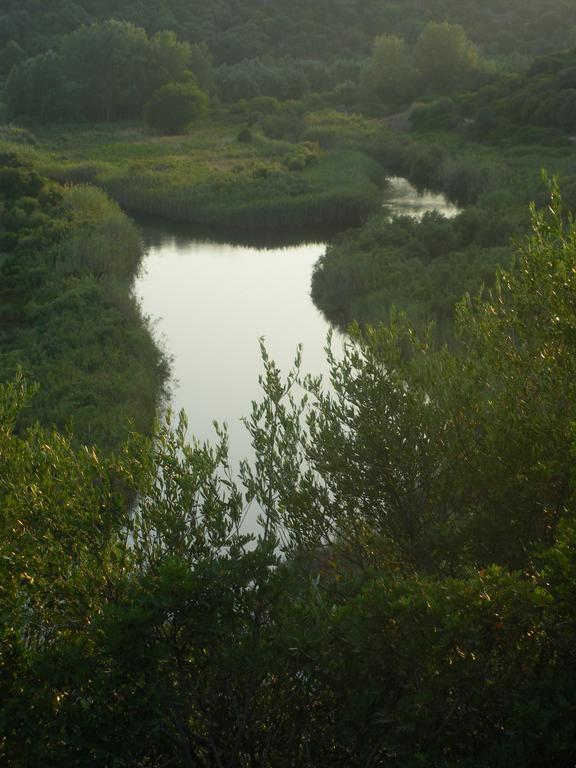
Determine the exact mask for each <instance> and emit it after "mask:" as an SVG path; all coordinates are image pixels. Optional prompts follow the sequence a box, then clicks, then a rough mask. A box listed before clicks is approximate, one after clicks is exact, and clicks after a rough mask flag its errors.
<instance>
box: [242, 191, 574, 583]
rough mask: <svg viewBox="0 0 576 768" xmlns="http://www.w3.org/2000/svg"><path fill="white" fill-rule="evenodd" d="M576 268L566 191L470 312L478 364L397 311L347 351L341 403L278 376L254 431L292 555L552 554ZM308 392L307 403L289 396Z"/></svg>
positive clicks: (564, 489)
mask: <svg viewBox="0 0 576 768" xmlns="http://www.w3.org/2000/svg"><path fill="white" fill-rule="evenodd" d="M575 265H576V225H575V224H574V222H573V221H570V222H569V224H568V227H567V228H566V227H565V222H564V219H563V215H562V212H561V209H560V205H559V197H558V191H557V189H556V188H555V187H553V189H552V206H551V212H548V213H546V212H543V213H536V212H535V211H534V212H533V234H532V235H531V236H530V237H529V238H528V239H526V241H525V242H524V243H523V244H522V245H521V247H520V248H519V249H518V253H517V262H516V267H515V269H514V270H513V271H512V272H509V273H507V272H501V273H500V275H499V278H498V282H497V288H496V289H495V291H494V292H493V293H491V294H487V295H486V296H481V297H478V298H476V299H473V300H472V299H466V300H464V301H463V302H462V303H461V304H460V305H459V308H458V312H457V331H458V333H459V344H458V346H459V348H460V349H461V350H463V352H458V351H450V350H449V349H447V348H445V347H438V346H437V345H436V343H435V342H434V341H433V338H432V336H431V335H424V337H422V338H419V337H418V335H417V334H416V333H415V332H414V331H413V329H412V328H411V327H410V326H409V324H408V323H407V322H406V320H405V318H403V317H402V316H398V315H393V318H392V322H391V324H390V325H389V326H382V327H379V328H376V329H367V330H366V331H365V332H361V331H360V330H359V329H356V331H355V332H354V334H353V335H354V344H350V345H348V346H347V348H346V350H345V352H344V354H343V356H342V358H341V359H340V358H338V357H337V356H335V355H331V357H330V361H331V385H332V387H331V390H329V391H327V390H326V389H325V388H323V386H322V383H321V381H318V380H315V379H306V380H304V381H302V379H301V378H300V377H299V376H298V375H297V373H295V374H293V375H292V378H291V380H290V386H289V387H287V386H286V385H285V384H284V383H283V382H282V379H281V377H280V374H279V372H278V371H277V370H276V369H275V367H274V366H273V365H272V364H269V365H268V366H267V370H266V378H265V380H266V381H267V382H268V387H267V398H266V399H265V400H264V402H263V403H262V405H260V406H257V407H255V409H254V411H253V414H252V418H251V422H250V424H251V429H252V431H253V433H255V434H256V435H257V436H258V437H257V444H262V445H265V446H267V447H268V449H269V451H270V455H269V459H270V463H271V464H273V466H274V470H273V471H271V472H270V477H271V478H273V479H274V480H273V482H272V483H271V484H270V487H269V489H268V495H269V496H270V497H272V496H273V497H274V498H275V499H276V502H275V506H274V510H273V515H275V516H276V517H277V519H278V523H279V524H282V525H284V527H285V530H286V531H287V550H288V551H289V552H297V551H302V549H303V548H304V549H308V550H309V551H318V549H319V548H321V547H323V546H328V547H329V548H332V549H333V550H334V551H336V552H339V553H341V556H342V557H344V558H346V557H349V558H351V559H353V560H355V561H356V562H358V563H374V564H377V565H379V566H380V567H384V568H386V569H389V568H393V569H400V570H404V571H405V572H410V573H411V572H413V571H414V570H417V571H423V572H434V573H437V572H446V573H458V572H460V569H462V568H463V567H464V568H465V567H468V566H472V567H482V566H483V565H486V564H488V563H494V562H496V563H499V564H501V565H505V566H507V567H525V566H526V564H527V563H528V562H529V561H530V558H531V557H532V553H534V551H535V550H536V549H537V548H538V547H542V546H546V545H550V544H552V543H553V541H554V538H555V535H556V530H557V527H558V524H559V522H560V521H561V520H562V519H563V518H565V517H566V516H571V515H573V514H574V512H575V511H576V509H575V496H574V486H573V484H572V481H571V476H572V472H573V469H572V454H571V445H572V442H573V428H572V423H573V420H574V415H575V414H574V403H575V402H576V354H575V350H574V343H575V341H574V335H573V333H572V330H571V329H572V328H573V326H574V324H575V323H576V305H575V303H574V295H576V285H575V284H574V281H575V275H576V270H575ZM297 385H299V386H303V387H304V388H305V390H306V392H307V398H308V405H306V406H305V404H304V403H299V401H297V402H296V403H294V402H293V401H291V400H290V398H289V397H288V395H289V394H290V393H292V392H294V390H295V388H296V386H297ZM306 414H307V417H306V419H307V428H306V429H304V428H303V427H302V426H301V423H302V419H303V416H304V415H306ZM266 435H275V440H276V441H277V447H276V448H275V449H274V448H273V446H271V445H270V438H267V437H266ZM302 467H306V470H305V471H303V470H302ZM261 496H262V497H263V498H266V493H262V494H261Z"/></svg>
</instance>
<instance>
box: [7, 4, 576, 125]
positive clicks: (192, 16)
mask: <svg viewBox="0 0 576 768" xmlns="http://www.w3.org/2000/svg"><path fill="white" fill-rule="evenodd" d="M111 19H114V20H116V21H121V22H126V23H129V24H131V25H132V27H133V28H134V27H138V28H139V29H140V30H142V31H140V32H139V33H138V35H139V37H138V39H137V37H136V36H135V35H136V33H135V32H134V33H133V34H134V38H133V39H132V40H131V41H127V40H123V39H122V38H121V37H120V36H119V35H118V34H116V36H114V35H110V34H109V33H110V29H108V30H107V32H106V33H104V32H100V33H99V36H97V35H96V33H95V31H94V30H96V29H98V28H99V27H94V24H101V23H103V22H104V23H107V22H109V21H110V20H111ZM446 19H450V23H451V24H452V25H453V26H454V25H456V26H458V25H461V30H462V32H463V34H464V35H465V36H467V37H468V38H469V40H470V45H469V51H472V50H476V48H478V55H479V56H480V57H488V58H489V59H491V60H493V61H496V62H498V61H500V65H501V66H503V67H505V68H511V69H518V68H521V67H522V66H524V65H526V63H527V62H528V61H529V60H530V59H531V58H532V57H533V56H535V55H538V54H542V53H546V52H550V51H554V50H557V49H559V48H563V47H567V46H569V45H570V44H574V43H576V33H575V32H574V30H575V29H576V11H575V10H574V7H573V4H572V3H571V2H569V0H551V2H542V0H533V1H532V2H529V3H520V2H518V1H517V0H515V1H514V2H509V3H506V4H505V6H503V5H502V4H500V3H483V4H482V6H481V7H478V5H477V4H476V3H473V2H466V3H457V2H454V0H451V1H450V2H448V1H447V0H429V2H427V3H424V4H422V3H421V2H410V3H397V2H390V3H385V4H384V3H379V2H368V3H366V2H358V0H356V1H355V2H352V3H350V2H336V3H332V2H330V3H327V2H325V0H315V2H311V3H304V2H300V3H298V4H296V5H295V4H293V3H292V4H286V2H284V0H282V1H281V0H274V1H273V2H260V3H253V2H250V3H230V2H222V3H218V4H213V3H212V4H207V3H204V2H191V3H184V2H177V1H176V0H174V1H172V2H169V0H165V2H162V3H157V2H146V3H137V4H134V3H127V2H111V3H100V2H98V3H92V2H89V0H86V1H85V2H81V3H73V2H60V3H57V4H56V6H51V8H50V9H49V10H46V9H45V7H44V6H43V5H42V4H40V3H38V2H36V0H27V2H25V3H19V4H17V5H16V4H15V5H13V6H12V8H10V7H9V8H8V9H7V11H6V12H5V13H4V14H3V15H1V16H0V76H1V75H2V74H3V75H4V76H5V77H7V76H8V75H9V74H10V72H11V71H12V70H13V69H14V67H21V66H22V65H23V64H24V63H25V62H26V65H25V67H24V72H26V77H25V76H24V73H23V72H22V71H20V75H19V77H18V78H17V79H16V80H15V81H14V85H13V89H12V91H13V94H14V96H13V98H14V102H13V108H14V111H15V112H16V113H17V114H18V113H19V114H26V113H30V114H34V116H36V117H38V116H40V117H42V118H43V119H53V118H54V117H60V118H66V117H70V116H78V115H83V116H84V117H86V118H89V119H94V118H95V117H97V118H98V119H106V118H109V117H110V116H114V115H117V116H126V115H130V114H135V112H134V100H135V99H139V100H140V107H142V105H143V101H145V99H146V98H148V97H149V96H150V93H151V90H150V89H151V82H150V81H151V80H152V81H154V79H155V78H156V79H157V80H159V81H160V82H156V87H158V86H159V85H163V84H164V82H166V80H164V81H162V76H163V74H164V75H166V71H165V70H163V65H164V63H165V62H164V60H163V59H162V54H159V53H158V52H157V51H156V52H154V51H150V50H146V44H145V41H144V39H143V35H144V31H145V33H146V34H147V35H148V36H149V37H150V38H151V40H152V41H154V40H156V38H155V36H156V35H157V34H158V33H166V32H171V33H172V34H175V35H177V37H178V39H179V40H180V41H181V42H183V43H188V44H190V45H191V46H192V51H193V59H194V62H193V63H192V64H191V65H189V69H190V70H192V71H193V72H194V75H195V78H196V80H197V81H198V84H199V85H200V87H201V88H203V89H204V90H208V91H209V92H211V93H212V94H215V93H216V92H219V93H220V95H221V97H222V98H223V99H224V100H225V101H227V100H231V101H235V100H237V99H238V98H251V97H253V96H264V95H269V96H276V97H279V98H282V99H288V98H301V97H302V96H303V95H305V94H307V93H317V92H325V91H334V90H335V89H338V88H339V89H340V92H342V91H343V90H344V94H342V96H343V98H344V103H345V102H346V96H345V88H346V87H348V88H350V84H356V85H357V84H358V82H359V81H361V80H362V77H361V73H362V71H363V70H364V68H365V64H366V62H367V61H368V59H369V57H370V55H371V53H372V47H373V42H374V39H375V38H377V37H378V36H379V35H381V36H386V37H387V38H388V50H387V51H384V55H383V60H384V61H385V62H386V66H387V67H389V69H390V73H389V74H388V75H387V76H386V77H385V78H384V81H383V80H382V78H380V80H379V82H377V83H376V90H377V91H378V92H379V93H380V94H381V95H383V94H387V95H388V96H390V95H391V94H392V96H393V98H392V100H391V101H392V103H397V102H398V101H399V100H400V101H401V102H402V103H406V102H407V101H409V97H410V94H412V96H414V95H418V93H419V92H421V88H422V87H424V88H425V90H426V89H427V88H428V86H429V85H430V83H429V82H428V81H427V80H431V81H433V83H432V84H433V85H434V89H435V90H436V91H438V90H439V91H440V92H443V91H444V92H445V91H446V89H447V85H448V82H447V81H446V78H445V77H443V75H442V72H439V71H436V70H437V69H438V64H439V63H440V61H441V59H442V55H441V54H442V53H443V47H442V44H440V49H439V50H440V55H439V56H436V55H434V50H431V51H430V50H428V48H427V45H426V44H425V43H426V41H424V43H423V42H422V40H421V37H422V34H423V32H425V31H426V28H427V26H429V25H430V23H435V24H436V26H437V27H441V26H442V25H443V23H444V22H445V20H446ZM82 27H92V30H93V34H92V35H88V33H87V32H83V33H80V34H78V33H79V30H80V28H82ZM121 28H122V27H116V30H118V29H121ZM437 34H438V31H437ZM428 37H430V36H428ZM63 39H64V41H67V42H66V43H63ZM394 41H395V42H394ZM439 42H440V43H442V41H439ZM75 45H76V51H74V46H75ZM153 45H155V46H160V45H161V43H160V42H159V41H158V40H156V42H155V43H153ZM402 46H404V47H405V49H406V51H408V52H411V51H412V50H413V49H414V50H415V51H416V61H415V64H416V68H414V66H413V63H411V61H410V56H411V54H410V55H407V53H406V51H404V52H403V51H402V50H401V48H402ZM436 48H438V47H436ZM112 49H114V50H115V54H114V55H110V54H109V53H108V55H106V56H104V54H105V53H106V51H109V50H112ZM96 50H100V51H101V54H102V57H103V59H102V63H101V64H100V65H99V66H97V65H95V63H94V61H93V62H92V64H89V61H90V57H91V56H92V58H93V56H94V53H95V51H96ZM78 53H81V56H80V57H79V58H78V59H77V60H75V59H74V56H75V55H78ZM436 53H438V50H436ZM428 54H431V55H428ZM379 55H380V57H381V58H382V46H381V49H380V54H379ZM159 57H160V58H159ZM418 57H420V58H421V59H423V61H418ZM78 62H80V65H79V64H78ZM159 63H160V66H159ZM469 63H470V62H469ZM123 65H124V66H123ZM88 67H89V68H91V69H92V72H91V74H90V76H89V78H88V81H87V82H83V77H84V76H85V75H86V70H87V68H88ZM472 69H476V67H472ZM418 72H420V73H421V74H420V75H419V76H418V77H415V75H416V74H417V73H418ZM458 72H459V74H460V78H461V79H462V80H464V81H466V67H459V68H458ZM422 73H424V74H425V75H426V77H424V78H423V81H422V82H420V81H421V80H422ZM106 74H107V75H108V78H109V82H111V83H112V82H113V83H114V88H113V90H116V91H119V90H122V91H123V93H122V98H120V94H119V93H118V94H117V96H118V98H117V107H116V109H114V108H112V109H111V110H110V109H106V108H102V109H96V108H94V107H93V106H91V107H90V108H88V109H86V103H85V101H86V98H88V100H89V101H90V100H91V99H92V98H94V99H95V100H97V99H98V98H99V96H100V97H101V96H102V94H98V93H89V95H88V96H87V93H88V92H90V91H92V88H94V89H95V90H96V91H98V90H102V89H101V88H99V86H98V82H97V81H98V78H100V79H102V78H104V76H105V75H106ZM394 77H400V80H401V81H402V83H401V84H400V86H398V85H396V86H394V87H393V88H392V90H391V89H390V87H389V86H387V84H386V82H385V81H386V80H387V79H388V80H389V79H390V78H392V79H394ZM27 78H28V79H30V78H32V80H34V81H36V82H37V86H36V87H35V88H32V87H31V86H29V85H28V86H27V85H26V83H27V82H28V79H27ZM171 79H175V78H174V77H172V78H171ZM436 79H438V80H439V82H438V83H436V82H435V81H436ZM449 79H450V78H449ZM60 80H63V81H65V83H66V87H65V88H64V87H63V85H59V81H60ZM92 80H95V82H92ZM367 80H368V81H370V80H371V75H370V72H369V73H368V77H367ZM377 80H378V78H377ZM450 80H451V81H453V80H454V78H453V77H452V78H451V79H450ZM468 81H469V78H468ZM128 82H132V85H133V87H132V88H126V85H127V83H128ZM74 83H78V84H79V86H78V85H76V86H75V85H74ZM452 84H453V85H454V82H452ZM23 87H24V88H25V90H28V91H30V95H29V97H28V105H27V106H26V109H23V106H25V104H23V102H22V101H21V100H20V101H19V100H18V95H17V94H18V92H19V91H21V90H22V88H23ZM398 87H400V89H401V94H402V98H400V99H399V94H398ZM45 90H48V91H49V92H51V97H50V98H48V97H44V98H42V93H43V91H45ZM22 98H23V99H25V97H24V96H23V97H22ZM110 98H111V99H113V96H112V94H110ZM39 100H40V102H41V104H42V107H41V108H40V107H33V105H35V104H37V103H38V101H39ZM122 104H124V105H125V106H124V107H123V109H122V108H120V106H121V105H122ZM33 108H34V109H35V110H36V111H35V112H33V111H32V112H31V110H32V109H33Z"/></svg>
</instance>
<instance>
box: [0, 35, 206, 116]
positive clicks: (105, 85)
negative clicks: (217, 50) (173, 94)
mask: <svg viewBox="0 0 576 768" xmlns="http://www.w3.org/2000/svg"><path fill="white" fill-rule="evenodd" d="M194 53H195V54H197V59H198V61H197V70H198V73H199V79H200V80H202V79H203V78H202V75H203V70H202V56H203V49H200V48H198V49H197V50H196V51H195V52H194ZM194 53H193V51H192V50H191V48H190V47H189V46H188V45H186V44H184V43H180V42H178V40H177V38H176V35H175V34H174V33H173V32H159V33H157V34H156V35H154V36H153V37H152V38H149V37H148V36H147V34H146V32H145V31H144V30H143V29H141V28H140V27H136V26H134V25H132V24H128V23H126V22H115V21H109V22H105V23H103V24H94V25H91V26H89V27H83V28H81V29H79V30H78V31H76V32H74V33H72V34H70V35H65V36H64V37H63V38H62V39H61V40H60V41H59V43H58V45H57V46H56V48H55V49H54V50H50V51H48V52H47V53H45V54H41V55H39V56H36V57H35V58H32V59H28V60H26V61H25V62H24V63H22V64H20V65H19V66H17V67H15V68H13V70H12V73H11V75H10V77H9V79H8V83H7V91H6V96H7V100H8V105H9V107H10V109H11V110H12V112H13V113H15V114H18V115H24V116H28V117H32V118H36V119H38V120H41V121H47V120H65V119H79V118H80V119H84V120H112V119H118V118H126V117H141V116H142V112H143V109H144V105H145V104H146V102H147V101H148V100H149V99H150V97H151V96H152V94H153V93H154V92H155V91H156V90H158V89H159V88H161V87H162V86H165V85H166V84H168V83H173V82H186V81H192V82H196V78H195V77H194V75H193V74H192V72H191V71H190V70H189V66H190V64H191V63H192V60H193V59H194ZM203 84H204V85H205V86H206V87H208V88H209V87H210V83H209V82H203Z"/></svg>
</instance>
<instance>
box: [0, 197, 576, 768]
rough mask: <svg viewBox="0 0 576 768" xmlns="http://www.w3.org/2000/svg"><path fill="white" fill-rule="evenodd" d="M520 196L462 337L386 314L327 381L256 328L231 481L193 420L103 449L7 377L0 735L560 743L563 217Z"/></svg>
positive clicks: (323, 752) (571, 252)
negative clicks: (242, 432)
mask: <svg viewBox="0 0 576 768" xmlns="http://www.w3.org/2000/svg"><path fill="white" fill-rule="evenodd" d="M554 195H555V192H554ZM533 223H534V232H533V235H532V237H531V238H530V239H529V240H527V241H525V242H524V243H523V244H522V246H521V248H520V249H519V251H518V253H517V267H516V269H515V270H514V271H513V272H511V273H504V274H501V276H500V282H499V288H498V290H497V292H496V293H494V294H493V295H492V296H489V297H487V298H486V299H485V300H478V301H473V302H470V301H468V302H464V303H463V304H461V305H460V308H459V312H458V318H459V331H460V333H461V334H462V335H463V340H464V345H465V354H462V355H459V354H457V353H451V352H449V351H448V350H447V349H446V348H438V347H436V346H435V345H433V344H431V343H430V340H429V339H426V338H419V337H418V336H417V335H415V334H414V333H413V332H412V330H411V329H410V328H409V327H408V326H407V325H406V324H405V322H404V321H403V320H402V319H401V318H396V320H395V321H394V322H393V323H392V324H391V325H389V326H385V327H381V328H379V329H378V330H375V331H373V332H371V333H370V334H368V335H365V336H363V337H360V336H358V337H357V339H356V343H354V344H350V345H349V346H348V347H347V349H346V350H345V351H344V353H343V356H342V357H341V358H340V357H338V358H331V387H330V388H329V389H326V390H325V389H324V388H323V385H322V382H321V381H320V380H316V379H312V380H311V379H307V380H305V381H302V377H301V376H300V374H299V371H298V369H296V370H294V371H293V372H291V373H290V374H289V375H288V376H287V378H286V379H285V378H283V377H282V376H281V374H280V372H279V371H278V370H277V368H276V365H275V364H274V362H273V361H272V360H270V359H268V358H267V357H266V356H265V358H264V365H265V369H264V374H263V377H262V382H263V387H264V394H263V399H262V402H260V403H254V405H253V411H252V416H251V417H250V419H249V420H248V422H247V425H248V428H249V430H250V433H251V437H252V441H253V445H254V448H255V451H256V456H255V460H254V462H253V466H249V465H248V464H245V465H244V466H243V468H242V474H241V480H239V481H238V483H234V482H232V481H231V480H230V468H229V467H228V465H227V450H226V445H225V442H224V441H223V442H221V443H220V444H219V445H218V446H216V447H215V448H214V449H210V448H209V447H207V446H199V445H195V446H193V447H191V446H187V445H186V443H185V431H186V425H185V423H184V422H181V423H180V425H179V427H177V428H176V429H175V430H171V429H170V428H168V427H165V428H163V429H161V430H160V432H159V434H157V435H156V437H155V439H154V440H145V439H141V438H138V437H136V436H134V437H133V438H132V440H131V441H130V443H129V444H128V445H126V447H125V449H124V451H123V452H122V455H121V456H120V457H119V458H118V459H114V460H112V459H107V460H106V459H104V460H102V459H101V458H99V457H98V455H97V453H96V452H93V451H87V450H79V451H77V450H74V449H73V447H72V446H71V445H70V443H69V441H68V440H67V439H66V438H64V437H62V436H60V435H56V434H49V433H45V432H43V431H41V430H39V429H34V430H32V431H30V432H28V433H26V434H21V435H17V434H15V433H14V431H13V424H14V422H15V421H17V420H18V411H19V409H21V408H22V406H23V405H25V404H26V403H28V402H29V398H30V394H31V393H30V392H29V391H28V390H27V388H26V386H25V385H24V384H23V382H22V381H21V380H16V381H14V382H12V383H10V384H8V385H6V386H4V387H2V388H0V455H1V456H2V459H3V472H2V473H1V474H0V500H1V502H2V503H1V505H0V530H1V531H2V534H3V535H2V537H1V538H0V557H1V558H2V562H3V563H4V568H3V569H2V570H1V571H0V587H1V589H0V616H1V617H2V620H1V622H0V658H1V660H2V664H1V665H0V670H1V673H0V693H1V696H0V723H1V725H2V735H3V738H2V740H1V741H0V758H2V760H3V761H4V762H7V764H9V765H11V766H13V768H40V767H41V766H45V765H59V766H62V768H78V766H80V765H85V764H86V763H87V762H88V763H90V764H91V765H93V766H96V767H97V768H98V767H99V766H102V768H104V767H105V766H109V765H111V764H115V765H116V766H118V767H119V768H125V767H126V768H127V767H128V766H130V765H134V764H141V765H145V764H147V763H148V764H165V763H170V762H172V763H173V764H174V765H182V766H185V765H195V766H202V768H215V767H216V766H222V765H251V766H255V768H289V767H290V768H294V766H296V767H297V768H310V767H311V766H319V765H330V766H334V767H335V768H350V766H353V767H356V766H358V768H360V766H366V765H372V766H378V767H380V766H389V765H392V766H397V768H407V767H408V766H410V768H412V766H415V765H417V766H422V768H437V766H443V767H445V768H471V767H472V766H474V768H508V766H510V765H518V766H522V767H523V768H539V767H540V766H542V765H546V766H551V768H565V767H566V766H567V765H569V764H570V762H571V761H572V759H573V755H574V752H575V749H576V743H575V740H574V729H573V722H574V713H575V711H576V699H575V696H574V690H575V688H574V683H575V677H574V669H575V657H574V628H575V625H574V619H575V616H576V613H575V611H576V606H575V600H574V594H575V587H576V582H575V573H576V571H575V567H574V563H575V562H576V536H575V526H574V515H575V512H576V507H575V497H574V487H573V479H574V466H573V453H572V449H573V444H574V431H573V423H574V417H575V412H574V403H575V402H576V391H575V387H576V370H575V367H576V355H575V354H574V333H573V327H574V320H575V318H574V291H575V286H574V285H573V283H574V275H575V274H576V271H575V269H574V266H575V262H576V232H575V231H574V227H573V225H570V226H569V227H568V228H566V226H565V221H564V220H563V217H562V213H561V211H560V209H559V207H558V204H557V199H556V197H555V199H554V201H553V206H552V209H551V213H548V214H539V215H537V216H536V217H535V218H534V221H533ZM428 224H429V225H430V224H431V223H430V222H428ZM433 224H434V226H438V225H439V226H443V225H442V224H441V223H439V222H433ZM298 385H300V386H303V387H304V390H305V391H306V394H307V400H306V402H305V403H303V404H302V408H301V406H300V396H301V394H300V395H298V394H297V393H298V392H300V393H301V392H302V391H301V390H300V389H299V387H298ZM119 481H120V482H119ZM119 487H125V488H126V487H127V488H130V489H133V490H134V491H137V492H138V499H139V503H138V505H137V507H136V508H134V509H126V507H125V506H124V505H123V504H122V497H121V496H120V495H119V493H118V488H119ZM254 502H256V503H258V504H259V506H260V509H261V510H262V515H263V527H262V535H261V536H260V537H259V538H258V539H257V540H253V541H250V540H249V537H247V536H245V535H243V533H242V531H241V527H240V526H241V520H242V517H243V514H244V504H245V503H254ZM277 546H281V547H282V549H283V552H284V554H285V559H284V560H281V559H280V557H279V556H278V553H277V550H276V547H277Z"/></svg>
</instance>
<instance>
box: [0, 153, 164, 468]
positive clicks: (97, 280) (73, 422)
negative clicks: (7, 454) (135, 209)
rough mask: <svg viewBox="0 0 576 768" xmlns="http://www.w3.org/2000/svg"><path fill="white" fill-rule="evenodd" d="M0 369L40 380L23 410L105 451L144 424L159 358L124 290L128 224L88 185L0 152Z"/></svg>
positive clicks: (131, 268)
mask: <svg viewBox="0 0 576 768" xmlns="http://www.w3.org/2000/svg"><path fill="white" fill-rule="evenodd" d="M2 159H3V170H2V173H1V174H0V188H1V190H2V193H3V195H4V199H5V206H4V209H3V211H2V214H1V224H2V233H1V234H2V240H1V244H0V252H1V255H0V307H1V310H0V379H1V380H2V381H6V380H9V379H11V378H12V377H13V376H14V374H15V373H16V372H17V371H18V370H20V371H22V372H23V374H24V375H25V376H26V378H28V379H29V380H30V381H33V382H37V383H38V385H39V391H38V393H37V395H36V396H35V397H34V398H33V400H32V402H31V404H30V407H29V408H27V409H26V410H25V411H23V412H22V414H21V417H20V421H19V424H20V426H21V427H25V426H28V425H32V424H33V423H35V422H36V421H39V422H40V423H42V424H44V425H47V426H51V425H54V426H56V427H57V428H59V429H62V430H69V431H70V432H71V433H72V434H73V435H74V439H75V440H76V441H77V442H78V443H82V444H86V445H97V446H98V447H99V449H100V450H102V451H104V452H106V453H107V452H110V451H114V450H116V449H118V448H119V446H120V445H121V443H122V442H123V440H125V439H126V437H127V435H128V434H129V432H130V430H131V429H137V430H138V431H140V432H144V433H150V432H151V430H152V427H153V422H154V418H155V413H156V409H157V406H158V403H159V397H160V394H161V391H162V386H163V382H164V381H165V379H166V376H167V372H168V365H167V361H166V359H165V357H164V355H163V354H162V352H161V351H160V350H159V349H158V347H157V346H156V344H155V342H154V340H153V338H152V334H151V329H150V327H149V324H148V321H147V320H146V318H144V317H143V315H142V312H141V310H140V307H139V305H138V302H137V301H136V299H135V298H134V296H133V295H132V292H131V289H132V283H133V280H134V277H135V275H136V273H137V271H138V269H139V266H140V262H141V257H142V248H141V243H140V236H139V232H138V229H137V228H136V227H135V226H134V225H133V223H132V222H130V220H129V219H128V217H127V216H126V215H125V214H123V213H122V212H121V210H120V209H119V207H118V205H117V204H116V203H113V202H112V201H111V200H110V199H109V198H107V197H106V195H105V194H104V193H103V192H101V191H99V190H97V189H94V188H91V187H86V186H75V187H68V188H63V187H61V186H60V185H58V184H55V183H53V182H50V181H48V180H47V179H45V178H43V177H41V176H40V175H39V174H38V173H37V171H36V170H35V169H34V167H33V166H30V165H27V164H26V162H25V161H24V160H22V158H19V157H18V155H16V154H14V153H10V152H8V151H3V153H2Z"/></svg>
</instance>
